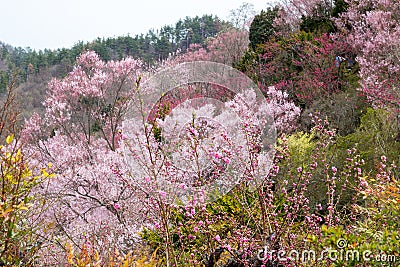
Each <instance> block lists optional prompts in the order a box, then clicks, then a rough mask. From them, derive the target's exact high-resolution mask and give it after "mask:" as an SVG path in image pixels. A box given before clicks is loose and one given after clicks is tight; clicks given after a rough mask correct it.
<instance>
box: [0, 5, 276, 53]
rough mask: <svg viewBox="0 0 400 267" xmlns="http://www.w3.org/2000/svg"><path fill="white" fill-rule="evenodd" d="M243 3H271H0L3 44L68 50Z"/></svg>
mask: <svg viewBox="0 0 400 267" xmlns="http://www.w3.org/2000/svg"><path fill="white" fill-rule="evenodd" d="M243 2H247V3H251V4H253V5H254V9H255V11H256V12H259V11H261V9H266V7H268V0H165V1H162V0H141V1H137V0H64V1H61V0H0V3H1V5H0V6H1V10H0V41H1V42H4V43H6V44H10V45H12V46H15V47H23V48H26V47H30V48H32V49H35V50H38V49H44V48H48V49H57V48H62V47H65V48H70V47H72V46H73V45H74V44H75V43H77V42H78V41H84V42H87V41H92V40H94V39H96V38H97V37H100V38H102V37H105V38H107V37H117V36H122V35H125V36H126V35H128V34H129V35H131V36H134V35H136V34H140V33H146V32H147V31H148V30H149V29H152V28H153V29H159V28H160V27H162V26H164V25H171V24H175V22H177V21H178V20H179V19H180V18H182V19H183V18H185V17H186V16H190V17H194V16H196V15H198V16H202V15H204V14H208V15H210V14H212V15H217V16H218V17H220V18H222V19H228V17H229V14H230V10H233V9H237V8H239V7H240V6H241V4H242V3H243Z"/></svg>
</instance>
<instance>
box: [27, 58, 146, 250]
mask: <svg viewBox="0 0 400 267" xmlns="http://www.w3.org/2000/svg"><path fill="white" fill-rule="evenodd" d="M140 71H141V62H140V61H138V60H134V59H131V58H127V59H125V60H122V61H118V62H114V61H110V62H108V63H105V62H103V61H102V60H100V58H99V57H98V55H97V54H95V53H94V52H86V53H83V54H82V55H81V56H80V57H78V58H77V65H76V66H75V68H74V70H73V71H72V72H71V73H69V74H68V76H67V77H65V78H64V79H61V80H58V79H53V80H52V81H51V82H50V83H49V85H48V92H47V93H48V94H47V98H46V100H45V103H44V105H45V107H46V113H45V117H44V118H41V117H40V116H39V115H37V114H34V115H33V116H32V117H31V118H30V120H29V121H27V122H26V125H25V128H24V130H23V132H22V134H21V135H22V137H23V139H24V141H25V142H27V143H29V144H30V149H31V151H32V153H35V157H36V159H37V161H46V162H52V163H53V170H54V172H55V173H57V176H56V177H55V178H54V179H51V180H49V181H48V184H47V185H46V186H43V188H42V192H41V193H42V194H45V195H46V196H47V199H48V200H47V204H48V211H47V212H46V213H45V214H44V217H45V218H44V220H45V221H46V223H47V224H48V225H49V226H51V227H50V228H51V229H53V231H48V232H47V233H51V234H52V235H53V236H54V237H58V238H59V239H58V242H59V244H60V245H63V244H64V240H65V238H66V237H67V238H68V239H70V240H72V241H73V242H76V244H79V240H81V239H82V238H84V236H87V237H94V240H92V242H96V243H97V244H103V245H104V246H107V244H110V242H117V241H116V240H118V239H119V242H118V243H120V244H127V243H126V242H128V241H129V240H128V241H127V240H124V238H129V237H127V235H124V234H128V235H129V233H131V232H132V231H131V230H132V229H135V225H136V224H135V223H134V222H133V221H130V220H129V219H125V215H124V213H125V210H126V211H127V212H134V211H135V209H126V207H129V206H132V205H133V202H134V201H135V198H132V197H131V195H132V192H131V191H128V190H127V188H126V184H124V181H121V180H118V179H116V177H115V175H114V173H113V167H114V166H116V165H119V164H120V163H121V160H122V159H121V157H120V156H119V154H118V153H117V152H116V149H117V148H118V140H119V138H120V136H121V134H120V132H119V127H120V125H121V122H122V119H123V116H124V114H125V113H126V110H127V108H128V106H129V105H128V102H129V101H130V99H131V98H132V97H131V95H132V94H133V93H134V90H132V88H135V83H136V82H137V79H138V78H139V75H140ZM126 218H130V219H134V218H136V217H135V216H134V215H133V214H131V215H130V216H127V217H126ZM112 240H114V241H112ZM48 253H49V254H51V253H52V251H51V250H49V251H48Z"/></svg>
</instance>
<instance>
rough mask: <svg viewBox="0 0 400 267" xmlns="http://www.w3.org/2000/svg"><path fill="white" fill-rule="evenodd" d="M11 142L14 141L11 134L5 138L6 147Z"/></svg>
mask: <svg viewBox="0 0 400 267" xmlns="http://www.w3.org/2000/svg"><path fill="white" fill-rule="evenodd" d="M13 140H14V134H11V135H9V136H7V138H6V143H7V145H9V144H11V142H12V141H13Z"/></svg>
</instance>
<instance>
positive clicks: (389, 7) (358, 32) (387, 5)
mask: <svg viewBox="0 0 400 267" xmlns="http://www.w3.org/2000/svg"><path fill="white" fill-rule="evenodd" d="M346 2H347V4H348V9H347V11H346V12H345V13H342V15H341V17H340V19H339V20H337V25H338V27H340V28H341V29H342V30H343V31H344V32H345V33H346V34H347V38H348V42H349V43H351V44H352V45H353V47H354V48H355V49H356V51H357V62H358V63H359V65H360V77H361V85H362V89H361V90H362V91H363V92H364V93H365V94H366V95H367V96H368V97H369V99H370V100H371V101H372V102H373V103H374V104H375V105H377V106H380V105H386V104H389V105H394V106H396V107H399V104H400V93H399V88H398V87H399V77H400V75H399V74H400V72H399V70H400V56H399V55H400V53H399V51H400V49H399V48H400V42H399V39H398V38H396V36H398V34H399V33H400V26H399V14H400V4H399V3H398V2H397V1H384V0H382V1H380V0H368V1H352V0H349V1H346Z"/></svg>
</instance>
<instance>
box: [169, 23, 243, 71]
mask: <svg viewBox="0 0 400 267" xmlns="http://www.w3.org/2000/svg"><path fill="white" fill-rule="evenodd" d="M248 44H249V33H248V31H246V30H243V29H242V30H239V29H235V28H231V29H229V30H227V31H224V32H220V33H219V34H218V35H217V36H216V37H212V38H209V39H207V44H206V47H205V48H204V47H202V46H201V45H200V44H192V45H191V46H190V48H189V50H188V51H187V52H186V53H184V54H181V55H178V58H177V59H175V60H178V61H179V62H186V61H196V60H203V61H213V62H219V63H223V64H226V65H230V66H232V65H234V64H236V63H238V62H239V61H240V60H241V58H242V56H243V55H244V53H245V51H246V50H247V48H248Z"/></svg>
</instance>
